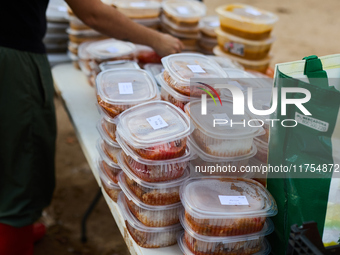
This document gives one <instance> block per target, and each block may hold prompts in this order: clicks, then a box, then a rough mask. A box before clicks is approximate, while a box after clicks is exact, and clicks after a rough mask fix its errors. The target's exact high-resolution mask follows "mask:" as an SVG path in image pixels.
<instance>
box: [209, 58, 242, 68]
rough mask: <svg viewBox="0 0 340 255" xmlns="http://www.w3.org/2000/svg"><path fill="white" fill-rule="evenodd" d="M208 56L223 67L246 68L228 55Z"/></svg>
mask: <svg viewBox="0 0 340 255" xmlns="http://www.w3.org/2000/svg"><path fill="white" fill-rule="evenodd" d="M207 57H208V58H210V59H212V60H214V61H215V62H216V63H217V64H219V65H220V66H221V67H222V68H236V69H240V70H244V67H243V66H242V65H240V64H239V63H238V62H236V61H234V60H231V59H230V58H228V57H218V56H207Z"/></svg>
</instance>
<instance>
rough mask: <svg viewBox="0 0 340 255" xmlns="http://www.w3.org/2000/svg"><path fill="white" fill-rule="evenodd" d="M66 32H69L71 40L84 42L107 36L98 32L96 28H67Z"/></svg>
mask: <svg viewBox="0 0 340 255" xmlns="http://www.w3.org/2000/svg"><path fill="white" fill-rule="evenodd" d="M66 32H67V33H68V37H69V39H70V41H71V42H73V43H78V44H80V43H83V42H87V41H92V40H102V39H106V38H107V36H105V35H102V34H100V33H98V32H97V31H95V30H92V29H90V30H74V29H71V28H69V29H67V30H66Z"/></svg>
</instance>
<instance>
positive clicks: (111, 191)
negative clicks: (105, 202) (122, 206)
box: [98, 160, 121, 202]
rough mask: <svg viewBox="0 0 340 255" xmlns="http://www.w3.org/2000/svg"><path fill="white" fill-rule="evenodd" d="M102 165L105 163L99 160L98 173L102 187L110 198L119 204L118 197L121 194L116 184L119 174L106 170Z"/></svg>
mask: <svg viewBox="0 0 340 255" xmlns="http://www.w3.org/2000/svg"><path fill="white" fill-rule="evenodd" d="M102 163H103V161H101V160H98V171H99V177H100V181H101V183H102V187H103V188H104V190H105V192H106V193H107V194H108V196H109V197H110V198H111V199H112V200H113V201H114V202H117V198H118V195H119V193H120V192H121V189H120V187H119V186H118V184H116V183H115V182H116V180H117V174H118V173H117V171H111V170H110V169H109V168H105V167H104V165H103V164H102Z"/></svg>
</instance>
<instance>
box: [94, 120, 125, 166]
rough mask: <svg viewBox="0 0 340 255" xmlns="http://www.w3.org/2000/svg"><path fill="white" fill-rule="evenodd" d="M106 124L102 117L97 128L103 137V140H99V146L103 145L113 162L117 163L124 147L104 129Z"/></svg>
mask: <svg viewBox="0 0 340 255" xmlns="http://www.w3.org/2000/svg"><path fill="white" fill-rule="evenodd" d="M104 125H105V120H103V119H101V120H100V121H99V122H98V124H97V129H98V131H99V134H100V136H101V138H102V142H101V141H100V140H99V146H101V147H102V149H103V151H104V152H105V153H106V155H108V156H109V157H110V158H111V159H112V160H113V162H115V163H116V164H117V163H118V160H117V155H118V154H119V153H120V152H121V150H122V148H121V147H120V146H119V144H118V143H117V142H115V141H114V140H112V139H111V138H110V136H109V135H108V134H107V133H106V132H105V131H104Z"/></svg>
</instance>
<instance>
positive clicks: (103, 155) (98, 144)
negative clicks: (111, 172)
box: [96, 138, 120, 168]
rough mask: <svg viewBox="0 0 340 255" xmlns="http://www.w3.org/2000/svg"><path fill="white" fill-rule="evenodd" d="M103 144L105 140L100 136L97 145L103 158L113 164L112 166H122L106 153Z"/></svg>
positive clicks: (107, 162) (110, 164)
mask: <svg viewBox="0 0 340 255" xmlns="http://www.w3.org/2000/svg"><path fill="white" fill-rule="evenodd" d="M102 144H103V140H102V139H100V138H99V139H98V140H97V145H96V147H97V151H98V153H99V155H100V157H101V159H102V160H104V161H105V163H106V164H108V165H109V166H111V167H114V168H120V166H119V165H118V164H116V163H115V162H113V160H112V159H111V158H110V157H108V156H107V155H106V153H105V152H104V151H103V148H102Z"/></svg>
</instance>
